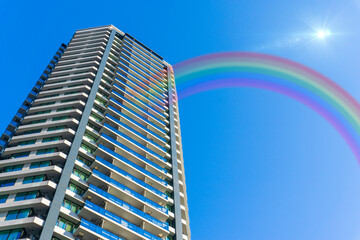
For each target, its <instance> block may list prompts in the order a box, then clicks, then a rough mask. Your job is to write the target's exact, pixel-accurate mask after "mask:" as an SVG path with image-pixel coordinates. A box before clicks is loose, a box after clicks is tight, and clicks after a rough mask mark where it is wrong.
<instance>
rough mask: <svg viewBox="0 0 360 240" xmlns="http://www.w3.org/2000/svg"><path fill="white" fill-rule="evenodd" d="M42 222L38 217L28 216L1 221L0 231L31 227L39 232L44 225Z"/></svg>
mask: <svg viewBox="0 0 360 240" xmlns="http://www.w3.org/2000/svg"><path fill="white" fill-rule="evenodd" d="M44 222H45V221H44V220H42V219H41V218H39V217H28V218H21V219H15V220H10V221H3V222H0V231H3V230H9V229H16V228H26V229H31V231H37V232H39V231H40V230H41V228H42V226H43V225H44Z"/></svg>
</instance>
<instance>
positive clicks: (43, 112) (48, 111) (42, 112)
mask: <svg viewBox="0 0 360 240" xmlns="http://www.w3.org/2000/svg"><path fill="white" fill-rule="evenodd" d="M46 113H51V110H46V111H40V112H36V113H34V115H40V114H46Z"/></svg>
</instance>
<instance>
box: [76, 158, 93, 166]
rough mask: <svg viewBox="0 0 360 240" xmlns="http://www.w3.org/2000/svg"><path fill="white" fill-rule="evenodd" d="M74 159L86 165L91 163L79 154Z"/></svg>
mask: <svg viewBox="0 0 360 240" xmlns="http://www.w3.org/2000/svg"><path fill="white" fill-rule="evenodd" d="M76 159H77V160H79V161H80V162H82V163H84V164H85V165H86V166H89V167H90V165H91V162H90V161H89V160H87V159H86V158H84V157H82V156H80V155H78V156H77V158H76Z"/></svg>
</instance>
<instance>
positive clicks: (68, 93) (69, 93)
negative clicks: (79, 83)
mask: <svg viewBox="0 0 360 240" xmlns="http://www.w3.org/2000/svg"><path fill="white" fill-rule="evenodd" d="M75 93H79V91H73V92H67V93H65V94H64V95H71V94H75Z"/></svg>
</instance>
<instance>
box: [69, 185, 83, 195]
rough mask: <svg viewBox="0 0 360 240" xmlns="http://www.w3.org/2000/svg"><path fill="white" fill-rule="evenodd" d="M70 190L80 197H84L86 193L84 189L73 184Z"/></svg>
mask: <svg viewBox="0 0 360 240" xmlns="http://www.w3.org/2000/svg"><path fill="white" fill-rule="evenodd" d="M68 189H69V190H70V191H72V192H74V193H76V194H79V195H80V196H82V195H84V192H85V191H84V190H83V189H81V188H79V187H78V186H76V185H75V184H73V183H69V186H68Z"/></svg>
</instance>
